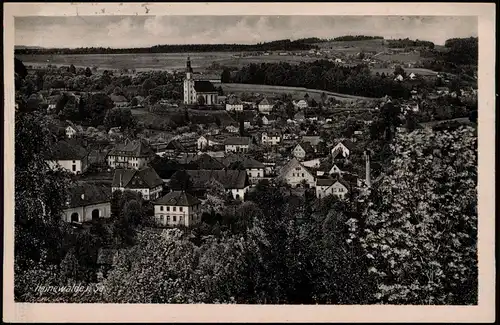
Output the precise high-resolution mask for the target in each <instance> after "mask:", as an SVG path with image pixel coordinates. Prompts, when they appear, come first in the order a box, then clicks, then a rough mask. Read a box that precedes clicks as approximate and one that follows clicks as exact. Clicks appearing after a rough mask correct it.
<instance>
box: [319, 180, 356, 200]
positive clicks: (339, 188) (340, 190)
mask: <svg viewBox="0 0 500 325" xmlns="http://www.w3.org/2000/svg"><path fill="white" fill-rule="evenodd" d="M350 190H351V186H350V184H349V183H348V182H346V181H345V180H343V179H342V178H318V180H317V181H316V197H317V198H318V199H321V198H324V197H326V196H329V195H336V196H337V197H339V198H341V199H345V198H346V196H347V195H348V194H349V192H350Z"/></svg>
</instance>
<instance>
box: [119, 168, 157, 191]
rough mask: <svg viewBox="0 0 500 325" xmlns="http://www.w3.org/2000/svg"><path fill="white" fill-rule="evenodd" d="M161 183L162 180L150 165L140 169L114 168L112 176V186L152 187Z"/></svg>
mask: <svg viewBox="0 0 500 325" xmlns="http://www.w3.org/2000/svg"><path fill="white" fill-rule="evenodd" d="M162 184H163V180H162V179H161V178H160V176H159V175H158V174H157V173H156V171H155V170H154V169H153V168H151V167H145V168H142V169H140V170H133V169H116V170H115V174H114V176H113V185H112V186H113V187H124V188H154V187H157V186H160V185H162Z"/></svg>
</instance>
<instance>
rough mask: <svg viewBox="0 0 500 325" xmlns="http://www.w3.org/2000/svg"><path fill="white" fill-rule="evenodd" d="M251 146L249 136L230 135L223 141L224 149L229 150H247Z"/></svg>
mask: <svg viewBox="0 0 500 325" xmlns="http://www.w3.org/2000/svg"><path fill="white" fill-rule="evenodd" d="M251 146H252V138H250V137H231V138H227V139H226V141H224V150H225V151H226V153H229V152H247V151H248V150H250V148H251Z"/></svg>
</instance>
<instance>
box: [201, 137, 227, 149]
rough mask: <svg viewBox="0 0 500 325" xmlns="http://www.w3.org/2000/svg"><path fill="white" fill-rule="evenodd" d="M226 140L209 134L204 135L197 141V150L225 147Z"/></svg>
mask: <svg viewBox="0 0 500 325" xmlns="http://www.w3.org/2000/svg"><path fill="white" fill-rule="evenodd" d="M224 140H225V138H224V137H214V136H212V135H209V134H206V135H202V136H200V137H199V138H198V139H197V140H196V148H197V149H198V150H205V149H207V148H210V147H213V146H217V145H223V144H224Z"/></svg>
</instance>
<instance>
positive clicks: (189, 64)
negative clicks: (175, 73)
mask: <svg viewBox="0 0 500 325" xmlns="http://www.w3.org/2000/svg"><path fill="white" fill-rule="evenodd" d="M186 72H189V73H193V68H191V58H190V57H189V56H188V58H187V61H186Z"/></svg>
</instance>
